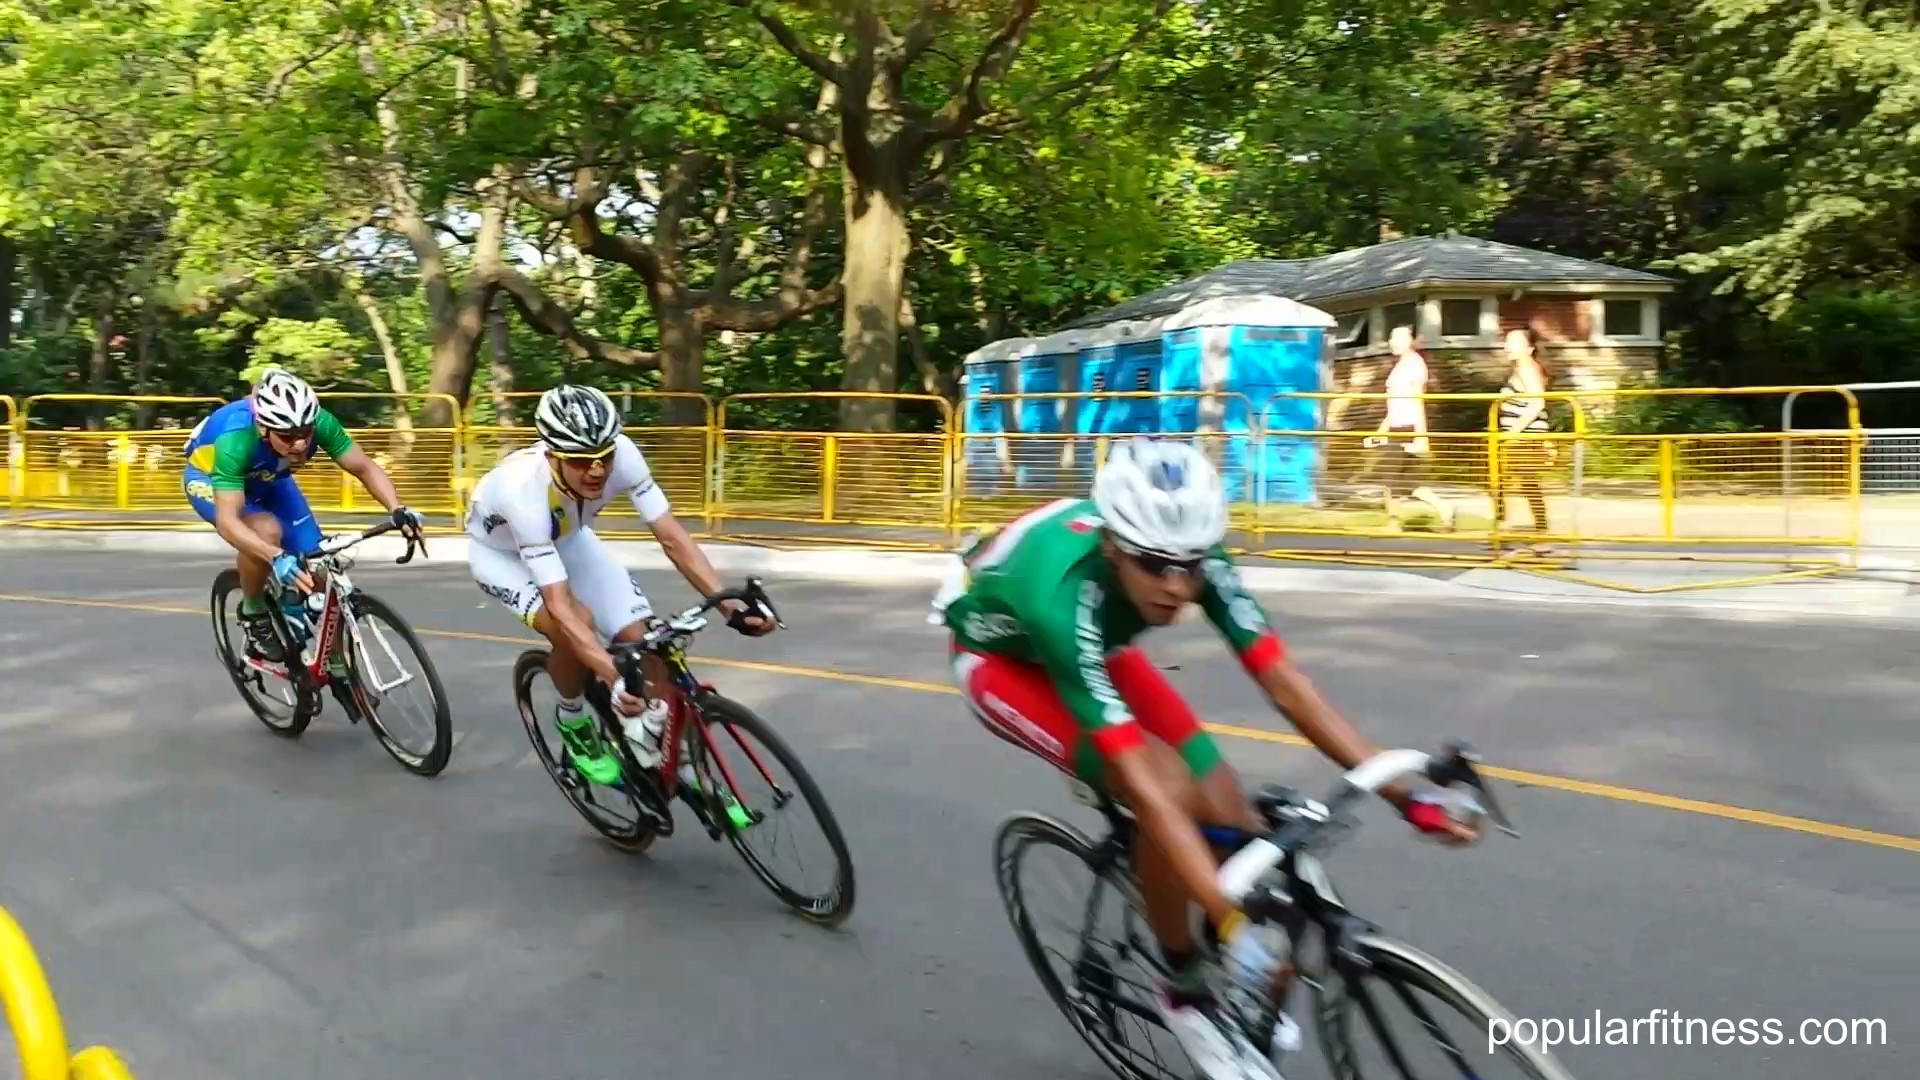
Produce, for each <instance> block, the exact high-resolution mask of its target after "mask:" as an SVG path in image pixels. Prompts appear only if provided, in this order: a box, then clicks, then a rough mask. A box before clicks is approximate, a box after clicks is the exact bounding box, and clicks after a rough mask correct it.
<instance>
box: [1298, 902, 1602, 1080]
mask: <svg viewBox="0 0 1920 1080" xmlns="http://www.w3.org/2000/svg"><path fill="white" fill-rule="evenodd" d="M1353 945H1354V947H1355V948H1356V949H1358V950H1360V952H1361V954H1362V955H1363V956H1365V957H1366V958H1367V961H1368V969H1367V970H1366V972H1365V973H1364V975H1362V976H1360V977H1359V978H1358V979H1355V978H1352V977H1349V976H1348V975H1347V974H1345V973H1343V972H1339V971H1329V972H1328V973H1327V979H1326V982H1325V984H1324V986H1323V987H1322V988H1321V990H1320V993H1319V994H1318V1005H1319V1008H1318V1010H1317V1011H1318V1014H1319V1015H1318V1020H1319V1028H1320V1041H1321V1045H1322V1047H1323V1048H1324V1050H1325V1053H1326V1057H1327V1067H1328V1068H1329V1070H1331V1071H1332V1073H1333V1075H1334V1076H1335V1077H1336V1078H1337V1080H1364V1078H1366V1077H1379V1078H1382V1080H1386V1078H1394V1080H1399V1078H1401V1077H1411V1078H1419V1080H1425V1078H1427V1077H1433V1078H1435V1080H1439V1078H1441V1077H1446V1078H1450V1080H1451V1078H1459V1077H1476V1078H1477V1077H1488V1078H1491V1077H1496V1076H1516V1075H1517V1076H1525V1077H1529V1078H1530V1080H1573V1076H1572V1074H1571V1073H1569V1072H1567V1070H1566V1068H1565V1067H1564V1066H1562V1065H1561V1064H1560V1062H1559V1060H1558V1059H1556V1058H1554V1056H1553V1055H1552V1054H1550V1053H1548V1052H1547V1051H1545V1050H1543V1049H1541V1048H1539V1047H1536V1046H1532V1045H1529V1044H1527V1043H1522V1042H1517V1041H1514V1040H1511V1039H1509V1040H1508V1041H1507V1042H1506V1044H1505V1045H1502V1046H1500V1047H1497V1048H1494V1050H1491V1051H1490V1050H1489V1048H1488V1045H1487V1043H1488V1038H1487V1034H1488V1032H1489V1031H1490V1030H1491V1027H1490V1025H1491V1023H1492V1022H1493V1021H1496V1020H1497V1021H1500V1022H1501V1023H1502V1024H1504V1025H1505V1026H1506V1028H1507V1030H1508V1031H1512V1030H1513V1024H1514V1016H1513V1014H1512V1013H1511V1012H1508V1011H1507V1009H1506V1008H1505V1007H1504V1006H1502V1005H1501V1004H1500V1003H1499V1002H1498V1001H1495V1000H1494V999H1493V997H1492V995H1490V994H1488V993H1487V992H1486V991H1485V990H1482V989H1480V988H1479V987H1478V986H1475V985H1474V984H1473V983H1472V982H1470V981H1468V980H1467V978H1466V976H1464V975H1461V974H1460V973H1459V972H1457V971H1455V970H1453V969H1452V968H1450V967H1448V966H1446V965H1445V964H1442V963H1441V962H1440V961H1438V960H1436V959H1434V958H1433V957H1431V956H1428V955H1427V954H1425V953H1423V952H1421V951H1419V950H1418V949H1415V948H1413V947H1412V946H1410V945H1407V944H1405V943H1403V942H1399V941H1395V940H1393V939H1391V938H1387V937H1382V936H1380V935H1377V934H1362V935H1359V936H1357V937H1356V938H1354V940H1353ZM1383 990H1384V991H1386V993H1382V992H1381V991H1383ZM1423 998H1424V999H1426V1000H1425V1001H1423V1000H1422V999H1423ZM1389 1003H1397V1004H1398V1005H1399V1006H1400V1007H1401V1009H1403V1010H1404V1011H1405V1012H1408V1013H1411V1014H1412V1016H1411V1017H1410V1018H1408V1019H1405V1020H1402V1021H1401V1022H1399V1023H1398V1024H1393V1023H1389V1022H1388V1019H1387V1006H1388V1004H1389ZM1433 1006H1438V1007H1439V1008H1438V1009H1436V1008H1434V1007H1433ZM1443 1014H1444V1015H1443ZM1449 1016H1450V1017H1452V1018H1455V1019H1456V1021H1459V1020H1464V1023H1460V1022H1455V1023H1447V1022H1446V1021H1447V1020H1448V1018H1449ZM1367 1034H1371V1036H1372V1038H1371V1039H1370V1040H1369V1039H1366V1038H1365V1035H1367Z"/></svg>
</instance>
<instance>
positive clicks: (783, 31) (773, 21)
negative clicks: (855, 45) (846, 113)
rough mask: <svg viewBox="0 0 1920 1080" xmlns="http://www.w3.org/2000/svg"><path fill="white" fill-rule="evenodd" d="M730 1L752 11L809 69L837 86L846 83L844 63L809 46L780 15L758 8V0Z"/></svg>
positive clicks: (768, 31)
mask: <svg viewBox="0 0 1920 1080" xmlns="http://www.w3.org/2000/svg"><path fill="white" fill-rule="evenodd" d="M728 2H729V3H731V4H732V5H733V6H734V7H737V8H742V9H746V10H750V11H752V12H753V17H754V18H755V19H756V20H758V21H759V23H760V25H761V26H764V27H766V29H767V33H769V34H772V35H773V40H774V41H776V42H778V43H779V45H780V47H781V48H782V49H785V50H786V51H787V52H788V53H789V54H790V55H791V56H792V57H793V58H794V59H795V60H798V61H800V63H802V64H804V65H805V66H806V68H807V70H808V71H811V72H813V73H814V74H815V75H818V76H820V77H821V78H822V79H825V80H826V81H828V82H830V83H833V84H834V85H836V86H845V85H846V81H847V71H846V68H845V67H844V66H843V65H840V64H836V63H834V62H833V61H831V60H829V59H827V58H826V57H824V56H822V55H820V54H819V53H818V52H816V51H815V50H813V49H811V48H809V47H808V46H807V43H806V42H804V41H801V40H800V35H799V34H796V33H794V32H793V28H792V27H790V26H788V25H787V24H786V23H785V22H783V21H781V19H780V16H778V15H774V14H771V13H768V12H765V11H760V10H758V7H759V3H758V0H728Z"/></svg>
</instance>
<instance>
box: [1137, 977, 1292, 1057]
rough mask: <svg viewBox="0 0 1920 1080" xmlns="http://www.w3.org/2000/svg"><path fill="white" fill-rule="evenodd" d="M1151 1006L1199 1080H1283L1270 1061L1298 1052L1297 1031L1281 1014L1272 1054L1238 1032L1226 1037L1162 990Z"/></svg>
mask: <svg viewBox="0 0 1920 1080" xmlns="http://www.w3.org/2000/svg"><path fill="white" fill-rule="evenodd" d="M1153 1005H1154V1009H1155V1011H1157V1012H1158V1013H1159V1014H1160V1022H1161V1023H1163V1024H1165V1025H1166V1026H1167V1030H1168V1031H1171V1032H1173V1037H1174V1039H1175V1040H1177V1041H1178V1042H1179V1043H1180V1049H1182V1050H1184V1051H1186V1054H1187V1058H1188V1059H1189V1060H1191V1061H1192V1062H1193V1067H1194V1069H1195V1070H1196V1071H1197V1072H1198V1073H1199V1076H1200V1080H1286V1078H1285V1077H1283V1076H1281V1075H1280V1069H1279V1066H1277V1065H1275V1064H1274V1061H1275V1059H1277V1058H1278V1057H1279V1056H1280V1055H1282V1054H1289V1053H1293V1052H1294V1051H1296V1050H1298V1049H1300V1028H1299V1026H1298V1025H1297V1024H1295V1023H1294V1022H1293V1018H1292V1017H1290V1016H1288V1015H1286V1014H1285V1013H1282V1014H1280V1017H1279V1022H1278V1023H1276V1024H1275V1025H1274V1029H1273V1049H1272V1052H1271V1053H1262V1052H1260V1051H1259V1050H1258V1049H1255V1047H1254V1045H1253V1044H1252V1043H1250V1042H1248V1041H1247V1039H1246V1036H1244V1035H1241V1034H1239V1033H1238V1032H1234V1033H1233V1034H1232V1035H1231V1036H1229V1034H1228V1033H1227V1032H1225V1031H1222V1030H1221V1029H1220V1027H1219V1026H1218V1025H1216V1024H1215V1023H1214V1022H1213V1021H1212V1020H1210V1019H1208V1018H1207V1016H1206V1014H1205V1013H1203V1012H1201V1011H1200V1010H1199V1009H1197V1008H1195V1007H1194V1006H1192V1005H1175V1004H1174V1003H1173V1002H1172V1000H1171V999H1170V998H1168V996H1167V992H1166V990H1165V989H1164V988H1163V989H1161V990H1160V992H1159V993H1158V994H1156V995H1155V996H1154V1002H1153Z"/></svg>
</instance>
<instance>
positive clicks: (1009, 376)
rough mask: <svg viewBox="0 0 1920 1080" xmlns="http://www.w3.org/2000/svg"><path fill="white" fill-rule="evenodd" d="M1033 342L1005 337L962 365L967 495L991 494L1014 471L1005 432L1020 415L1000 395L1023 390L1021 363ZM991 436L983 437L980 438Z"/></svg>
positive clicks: (962, 420)
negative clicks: (1018, 389) (1020, 387)
mask: <svg viewBox="0 0 1920 1080" xmlns="http://www.w3.org/2000/svg"><path fill="white" fill-rule="evenodd" d="M1037 344H1038V342H1037V341H1036V339H1034V338H1026V337H1017V338H1005V339H1002V340H1000V341H995V342H992V343H990V344H988V345H984V346H981V347H980V348H978V349H975V350H974V351H973V352H971V353H968V354H967V356H966V358H965V359H964V360H962V361H961V376H960V381H961V388H962V389H961V393H962V395H963V399H962V405H961V412H960V430H961V433H962V434H961V463H962V467H963V468H964V469H965V471H966V477H967V487H966V490H967V492H968V493H969V494H981V493H984V492H988V491H992V490H994V489H995V488H998V487H1001V486H1002V485H1004V484H1005V482H1006V481H1007V479H1008V478H1009V477H1010V476H1011V474H1012V471H1013V458H1012V454H1011V453H1010V452H1009V448H1008V445H1007V439H1006V433H1007V432H1008V431H1010V430H1014V425H1015V423H1016V422H1017V417H1016V416H1015V415H1014V409H1013V402H1012V400H1010V399H1007V398H997V397H996V395H1003V394H1012V393H1013V392H1014V391H1015V390H1016V389H1017V388H1018V386H1019V377H1020V362H1021V361H1022V360H1023V359H1025V358H1026V357H1027V356H1028V355H1030V354H1031V353H1032V352H1033V351H1034V347H1035V345H1037ZM989 435H990V436H993V437H992V438H985V437H980V436H989Z"/></svg>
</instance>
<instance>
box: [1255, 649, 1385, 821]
mask: <svg viewBox="0 0 1920 1080" xmlns="http://www.w3.org/2000/svg"><path fill="white" fill-rule="evenodd" d="M1254 679H1255V680H1256V681H1257V682H1259V684H1260V689H1262V690H1264V691H1266V693H1267V699H1268V700H1269V701H1272V702H1273V707H1274V708H1276V709H1278V710H1280V714H1281V715H1282V716H1285V717H1286V718H1287V721H1288V722H1289V723H1291V724H1292V725H1293V726H1294V727H1295V728H1297V729H1299V732H1300V734H1302V735H1304V736H1306V738H1307V741H1308V742H1310V743H1312V744H1313V745H1314V746H1316V747H1318V748H1319V749H1320V752H1321V753H1323V754H1325V755H1327V756H1328V757H1330V758H1332V759H1333V760H1334V762H1335V763H1336V764H1338V765H1339V766H1340V767H1341V768H1342V769H1351V768H1353V767H1354V766H1356V765H1358V764H1360V763H1361V762H1363V761H1365V760H1367V759H1368V758H1370V757H1372V756H1373V755H1374V754H1376V753H1378V752H1379V751H1378V750H1377V749H1376V748H1375V747H1374V745H1373V744H1372V743H1370V742H1368V741H1367V740H1366V738H1365V737H1364V736H1362V735H1361V734H1360V732H1359V731H1358V730H1357V729H1355V728H1354V726H1353V725H1352V724H1350V723H1348V722H1347V719H1346V717H1344V716H1341V715H1340V713H1339V712H1338V711H1336V710H1335V709H1334V707H1333V706H1332V705H1329V704H1327V700H1326V699H1325V698H1323V697H1321V696H1320V691H1319V690H1317V689H1315V687H1314V685H1313V681H1312V680H1310V679H1308V678H1307V674H1306V672H1304V671H1301V670H1300V668H1299V667H1298V666H1297V665H1296V664H1294V662H1293V661H1292V660H1291V659H1288V658H1287V657H1285V656H1280V657H1276V658H1275V659H1273V660H1271V661H1269V662H1268V663H1266V664H1264V665H1262V666H1261V668H1260V670H1259V671H1258V672H1256V673H1255V674H1254ZM1382 790H1383V791H1384V790H1386V789H1382Z"/></svg>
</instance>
